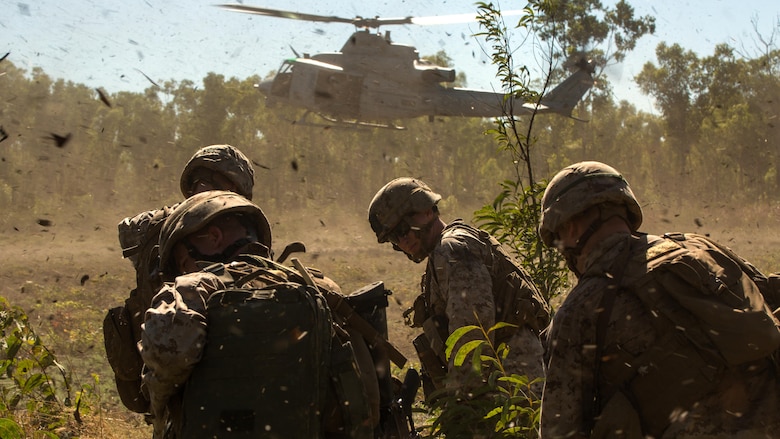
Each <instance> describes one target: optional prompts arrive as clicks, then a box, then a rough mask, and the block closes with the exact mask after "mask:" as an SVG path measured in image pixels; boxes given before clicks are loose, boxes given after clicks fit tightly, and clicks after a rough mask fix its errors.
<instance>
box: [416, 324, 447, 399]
mask: <svg viewBox="0 0 780 439" xmlns="http://www.w3.org/2000/svg"><path fill="white" fill-rule="evenodd" d="M412 344H413V345H414V349H415V350H416V351H417V357H419V358H420V364H421V365H422V384H423V392H424V393H425V397H426V399H427V398H428V397H429V396H430V394H431V393H432V392H433V391H434V390H436V389H441V388H443V387H444V377H445V376H446V375H447V365H446V364H444V363H443V362H442V361H441V359H440V358H439V356H438V355H436V352H434V350H433V348H431V342H430V341H429V340H428V337H427V336H426V335H425V334H424V333H423V334H420V335H418V336H417V337H415V339H414V340H412Z"/></svg>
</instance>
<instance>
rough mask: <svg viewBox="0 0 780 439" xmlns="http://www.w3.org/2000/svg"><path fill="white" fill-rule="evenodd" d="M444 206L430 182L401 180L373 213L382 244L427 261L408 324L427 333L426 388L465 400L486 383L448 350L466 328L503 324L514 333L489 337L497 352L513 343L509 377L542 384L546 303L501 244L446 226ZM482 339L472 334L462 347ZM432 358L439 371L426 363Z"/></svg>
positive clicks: (421, 347) (461, 226)
mask: <svg viewBox="0 0 780 439" xmlns="http://www.w3.org/2000/svg"><path fill="white" fill-rule="evenodd" d="M439 200H441V196H440V195H439V194H437V193H435V192H433V191H432V190H431V189H430V187H428V185H427V184H425V183H424V182H422V181H420V180H417V179H414V178H397V179H395V180H392V181H390V182H389V183H387V184H386V185H385V186H384V187H383V188H382V189H380V190H379V191H378V192H377V193H376V195H375V196H374V198H373V200H371V204H370V206H369V208H368V220H369V222H370V224H371V228H372V229H373V231H374V233H375V234H376V237H377V240H378V241H379V243H384V242H388V241H389V242H390V243H392V245H393V249H394V250H397V251H402V252H404V253H405V254H406V256H407V257H408V258H409V259H411V260H412V261H414V262H416V263H420V262H422V261H424V260H426V259H427V265H426V269H425V274H424V276H423V279H422V283H421V288H422V294H421V295H420V296H419V297H418V298H417V300H415V304H414V307H413V310H414V315H413V318H412V319H411V322H410V323H411V325H412V326H413V327H422V328H423V332H424V336H421V337H418V338H417V339H416V340H415V347H416V348H417V349H418V354H419V355H420V360H421V362H422V363H423V369H424V370H423V372H424V373H423V383H424V384H427V386H428V389H430V388H431V386H433V387H436V388H447V389H450V390H453V391H455V392H459V394H460V395H461V396H464V397H465V396H466V395H467V394H468V391H469V389H473V388H474V386H478V385H479V384H480V383H481V382H482V380H483V379H484V377H483V376H478V375H477V374H474V373H473V372H472V370H471V368H470V367H455V366H454V363H453V359H452V358H450V359H449V361H448V360H447V359H446V358H445V346H444V342H445V341H446V340H447V337H448V336H449V335H450V334H452V332H453V331H455V330H456V329H458V328H460V327H463V326H466V325H481V326H482V327H484V328H485V329H486V330H487V329H489V328H490V327H492V326H493V325H494V324H495V323H497V322H500V321H503V322H508V323H511V324H514V325H516V326H513V327H511V328H503V329H501V330H499V331H497V332H495V333H492V334H491V342H493V343H494V346H498V344H500V343H507V345H508V346H509V348H510V351H509V356H508V357H507V358H506V359H505V361H504V367H505V370H506V371H507V372H508V373H516V374H520V375H526V376H528V377H529V379H535V378H542V377H544V370H543V366H542V345H541V343H540V341H539V338H538V333H539V331H540V330H541V329H543V328H544V327H545V326H546V325H547V323H548V321H549V309H548V307H547V304H546V302H545V301H544V299H543V298H542V297H541V295H540V294H539V292H538V291H537V289H536V287H535V286H534V284H533V282H532V281H531V279H530V277H529V276H528V275H527V273H526V272H525V271H524V270H523V269H522V268H521V267H520V266H519V265H518V264H517V263H516V262H515V261H514V259H513V258H512V257H511V256H509V254H508V253H507V252H506V251H505V250H504V249H503V247H502V246H501V245H500V244H499V243H498V241H497V240H496V239H495V238H493V237H491V236H490V235H489V234H488V233H487V232H485V231H482V230H479V229H476V228H474V227H471V226H469V225H467V224H466V223H464V222H463V221H462V220H459V219H458V220H455V221H453V222H451V223H449V224H445V223H444V221H443V220H442V219H441V217H440V216H439V210H438V206H437V203H438V202H439ZM478 338H480V336H479V335H477V334H476V332H471V333H469V334H467V335H466V336H464V337H463V338H462V339H461V340H460V341H459V344H458V346H462V345H463V344H464V343H466V342H468V341H469V340H474V339H478ZM456 349H457V347H456ZM431 351H432V352H433V353H434V354H435V355H434V356H433V358H436V359H438V363H436V362H430V361H429V360H428V359H429V358H431V356H429V355H428V353H430V352H431ZM442 375H446V376H442ZM539 390H541V389H539ZM426 393H429V392H426Z"/></svg>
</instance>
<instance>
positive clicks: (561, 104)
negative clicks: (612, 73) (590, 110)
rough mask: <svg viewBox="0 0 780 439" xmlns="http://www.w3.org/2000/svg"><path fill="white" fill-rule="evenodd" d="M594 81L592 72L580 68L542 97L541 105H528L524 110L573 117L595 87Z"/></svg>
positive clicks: (525, 105)
mask: <svg viewBox="0 0 780 439" xmlns="http://www.w3.org/2000/svg"><path fill="white" fill-rule="evenodd" d="M593 83H594V80H593V76H591V73H590V71H588V70H586V69H584V68H580V69H578V70H577V71H576V72H574V73H573V74H572V75H571V76H569V77H568V78H566V80H564V81H563V82H562V83H560V84H558V86H557V87H555V88H554V89H552V90H551V91H550V92H549V93H547V94H546V95H544V97H542V100H541V101H540V102H539V105H536V104H535V103H526V104H524V105H523V108H527V109H529V110H534V109H535V110H536V111H538V112H540V113H560V114H563V115H564V116H569V117H571V113H572V111H573V110H574V107H576V106H577V103H579V102H580V99H582V96H584V95H585V93H586V92H587V91H588V90H590V88H591V87H592V86H593Z"/></svg>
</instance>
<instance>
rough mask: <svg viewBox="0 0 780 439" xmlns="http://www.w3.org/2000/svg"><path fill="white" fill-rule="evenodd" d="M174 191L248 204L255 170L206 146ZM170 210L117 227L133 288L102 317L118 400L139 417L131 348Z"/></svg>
mask: <svg viewBox="0 0 780 439" xmlns="http://www.w3.org/2000/svg"><path fill="white" fill-rule="evenodd" d="M179 186H180V188H181V193H182V195H183V196H184V197H190V196H192V195H194V194H196V193H199V192H204V191H207V190H215V189H216V190H229V191H233V192H235V193H237V194H239V195H242V196H243V197H246V198H247V199H249V200H251V199H252V189H253V187H254V169H253V168H252V163H251V161H250V160H249V159H248V158H247V157H246V156H245V155H244V154H243V153H242V152H241V151H239V150H238V149H237V148H235V147H234V146H231V145H209V146H205V147H203V148H200V149H199V150H197V151H196V152H195V153H194V154H193V156H192V158H190V160H189V161H188V162H187V164H186V165H185V167H184V170H183V171H182V173H181V179H180V184H179ZM174 208H176V205H173V206H165V207H162V208H160V209H153V210H149V211H146V212H141V213H139V214H137V215H135V216H133V217H127V218H125V219H123V220H122V221H120V223H119V224H118V226H117V229H118V232H119V243H120V245H121V247H122V255H123V256H124V257H126V258H128V259H130V261H131V262H132V263H133V268H135V271H136V287H135V288H134V289H133V290H132V291H131V292H130V295H129V297H127V299H126V300H125V304H124V306H123V307H117V308H113V309H112V310H110V311H109V313H108V314H107V315H106V319H105V320H104V328H103V329H104V339H105V343H106V353H107V356H108V360H109V363H110V364H111V367H112V369H113V370H114V375H115V381H116V385H117V390H118V392H119V396H120V398H121V400H122V402H123V404H124V405H125V406H126V407H127V408H128V409H130V410H132V411H134V412H138V413H144V412H146V410H147V409H148V406H149V404H148V401H146V400H145V398H144V397H143V394H142V393H141V391H140V384H141V383H140V372H141V370H140V368H141V367H142V362H141V357H140V354H139V353H138V352H137V349H136V347H135V346H136V343H137V342H138V341H139V340H140V336H141V323H142V322H143V314H144V312H145V311H146V309H147V308H148V307H149V304H150V303H151V300H152V297H153V296H154V295H155V294H156V293H157V291H158V290H159V289H160V287H161V286H162V282H163V279H162V278H161V277H160V271H159V269H158V260H159V248H158V240H159V236H160V229H161V228H162V225H163V223H164V221H165V219H166V218H167V217H168V215H170V214H171V212H172V211H173V209H174ZM269 248H270V245H269ZM127 332H130V333H129V334H127ZM120 334H121V335H120Z"/></svg>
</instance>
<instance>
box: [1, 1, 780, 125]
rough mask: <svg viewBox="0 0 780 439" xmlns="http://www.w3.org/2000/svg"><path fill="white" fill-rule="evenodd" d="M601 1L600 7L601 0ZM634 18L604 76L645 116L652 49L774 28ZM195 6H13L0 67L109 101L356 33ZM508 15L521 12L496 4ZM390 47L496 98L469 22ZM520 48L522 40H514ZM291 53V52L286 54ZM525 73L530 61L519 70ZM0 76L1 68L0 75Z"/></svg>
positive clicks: (408, 35) (672, 8)
mask: <svg viewBox="0 0 780 439" xmlns="http://www.w3.org/2000/svg"><path fill="white" fill-rule="evenodd" d="M604 1H605V2H608V1H609V0H604ZM629 1H630V3H632V4H633V5H634V7H635V9H636V13H637V15H645V14H652V15H654V16H656V20H657V21H656V22H657V31H656V35H654V36H650V37H645V38H644V39H643V40H641V41H640V44H639V46H638V47H637V50H636V51H635V52H634V53H632V54H631V55H630V56H629V57H628V58H627V59H626V61H625V62H623V63H622V64H621V65H617V66H612V67H610V68H609V69H608V70H607V71H606V74H607V75H608V77H609V78H610V80H611V81H612V82H613V83H614V84H615V94H616V96H617V98H618V99H628V100H632V101H633V102H634V103H635V104H636V105H637V106H638V107H639V108H642V109H645V110H649V109H650V108H651V104H652V103H651V101H650V99H649V98H647V97H642V96H641V94H639V92H638V89H637V87H636V85H635V84H634V83H633V76H634V75H636V74H637V73H638V72H639V71H640V70H641V68H642V65H643V64H644V63H645V62H647V61H651V62H654V61H655V55H654V50H655V47H656V46H657V44H658V43H659V42H661V41H666V42H667V43H669V44H671V43H679V44H680V45H681V46H683V47H684V48H686V49H690V50H693V51H695V52H697V53H699V54H700V55H703V56H706V55H708V54H711V53H712V48H713V47H714V46H715V45H716V44H718V43H724V42H725V43H731V44H732V45H737V46H745V48H746V49H748V51H749V50H751V49H755V48H756V46H755V45H754V43H753V40H754V39H755V33H754V32H753V30H752V29H753V25H752V24H751V20H752V19H753V20H757V25H758V29H759V31H760V32H761V33H762V34H763V35H764V36H769V35H770V32H771V30H772V29H773V27H774V25H775V24H776V23H777V21H778V17H780V6H778V3H777V2H774V1H768V0H764V1H758V0H745V1H742V2H733V1H723V0H707V1H704V0H698V1H692V0H688V1H685V0H675V1H671V0H657V1H649V0H648V1H639V0H629ZM216 3H217V2H216V1H202V0H122V1H118V0H94V1H91V0H69V1H62V0H35V1H32V0H17V1H12V2H7V4H6V6H4V7H3V14H2V15H0V33H1V35H2V37H0V56H1V55H3V54H5V53H6V52H10V55H9V57H8V59H9V60H11V61H12V62H14V64H16V65H17V66H20V67H22V68H25V69H27V70H30V69H31V68H32V67H35V66H40V67H42V68H43V69H44V71H46V73H48V74H49V75H50V76H53V77H55V78H60V77H62V78H65V79H69V80H72V81H75V82H80V83H84V84H86V85H88V86H90V87H104V88H105V89H106V90H107V91H108V92H116V91H120V90H130V91H141V90H143V89H144V88H146V87H148V86H149V85H150V83H149V82H148V81H147V79H146V78H144V76H143V75H142V74H141V73H139V70H140V71H141V72H143V73H144V74H146V75H148V76H149V77H151V78H152V79H154V80H155V81H161V80H167V79H176V80H181V79H191V80H193V81H195V82H196V83H199V82H200V80H201V79H202V78H203V77H204V76H205V75H206V74H207V73H208V72H210V71H211V72H215V73H219V74H223V75H225V76H226V77H231V76H235V77H238V78H245V77H247V76H250V75H253V74H259V75H260V76H261V77H262V76H266V75H267V74H269V73H270V72H272V71H275V70H276V68H277V67H278V66H279V64H280V63H281V61H282V60H283V59H285V58H287V57H291V56H293V51H292V49H295V50H296V51H297V52H298V53H305V52H308V53H318V52H329V51H337V50H339V49H340V48H341V46H342V45H343V43H344V41H345V40H346V39H347V38H348V36H349V35H350V34H351V32H352V31H353V29H352V27H351V26H350V25H346V24H338V23H330V24H328V23H307V22H302V21H295V20H284V19H279V18H270V17H260V16H252V15H246V14H240V13H235V12H230V11H226V10H223V9H219V8H216V7H214V6H213V5H214V4H216ZM243 3H244V4H247V5H254V6H262V7H267V8H276V9H285V10H294V11H300V12H308V13H313V14H320V15H338V16H342V17H348V18H349V17H354V16H358V15H360V16H369V17H370V16H381V17H400V16H408V15H414V16H429V15H448V14H461V13H468V12H472V11H475V6H474V2H472V1H463V0H458V1H453V0H438V1H430V0H417V1H411V0H408V1H407V0H402V1H387V0H386V1H382V2H379V1H373V0H368V1H364V2H357V1H349V0H336V1H330V2H316V3H315V2H311V1H309V0H244V1H243ZM500 5H501V7H502V8H503V9H505V10H509V9H520V8H522V6H524V5H525V3H524V2H509V1H504V2H501V3H500ZM381 30H382V31H387V30H389V31H390V32H391V36H392V39H393V40H394V41H395V42H396V43H401V44H409V45H413V46H415V47H417V49H418V51H419V52H420V54H421V55H430V54H434V53H436V52H437V51H439V50H445V51H446V52H447V54H448V55H449V56H450V57H451V58H452V59H453V64H454V66H455V68H456V69H457V70H458V71H462V72H464V73H465V74H466V76H467V81H468V86H469V87H471V88H486V89H497V88H499V87H500V85H499V83H498V81H497V80H496V79H495V68H494V67H493V66H491V65H490V60H489V56H488V55H486V54H485V53H484V49H483V46H484V42H482V41H481V40H478V39H475V38H474V37H472V35H473V34H474V33H476V32H478V31H479V27H478V25H477V24H476V23H460V24H448V25H436V26H414V25H406V26H393V27H389V28H382V29H381ZM515 41H516V43H517V44H518V45H519V44H520V43H521V42H522V35H520V34H519V33H518V34H517V35H516V36H515ZM291 47H292V49H291ZM528 65H529V67H530V68H532V69H534V68H535V66H537V65H538V62H537V61H535V60H533V59H528ZM0 67H2V66H1V65H0Z"/></svg>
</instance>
